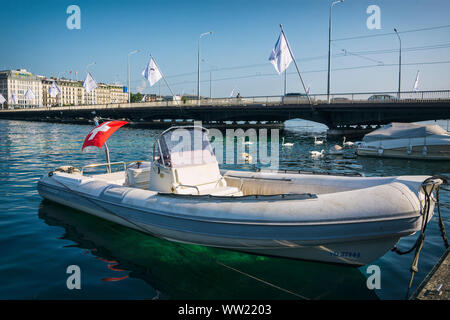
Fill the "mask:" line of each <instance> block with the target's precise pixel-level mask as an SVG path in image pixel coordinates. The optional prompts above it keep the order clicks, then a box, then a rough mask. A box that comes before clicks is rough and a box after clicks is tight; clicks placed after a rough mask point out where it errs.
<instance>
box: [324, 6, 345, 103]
mask: <svg viewBox="0 0 450 320" xmlns="http://www.w3.org/2000/svg"><path fill="white" fill-rule="evenodd" d="M341 2H344V0H338V1H334V2H332V3H331V5H330V21H329V24H328V82H327V100H328V103H330V83H331V22H332V10H333V6H335V5H336V4H338V3H341Z"/></svg>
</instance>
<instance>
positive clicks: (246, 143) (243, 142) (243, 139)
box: [242, 137, 253, 145]
mask: <svg viewBox="0 0 450 320" xmlns="http://www.w3.org/2000/svg"><path fill="white" fill-rule="evenodd" d="M242 144H245V145H249V144H253V142H252V141H245V137H242Z"/></svg>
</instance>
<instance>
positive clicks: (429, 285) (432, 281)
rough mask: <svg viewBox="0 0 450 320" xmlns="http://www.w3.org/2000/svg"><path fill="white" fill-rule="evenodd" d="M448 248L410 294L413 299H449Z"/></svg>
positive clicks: (449, 266) (449, 260) (449, 249)
mask: <svg viewBox="0 0 450 320" xmlns="http://www.w3.org/2000/svg"><path fill="white" fill-rule="evenodd" d="M449 253H450V248H448V249H447V250H446V251H445V252H444V254H443V255H442V256H441V258H440V259H439V260H438V262H436V264H435V265H434V267H433V268H432V269H431V271H430V272H429V273H428V275H427V276H426V277H425V279H424V280H423V281H422V283H421V284H420V285H419V287H418V288H417V290H416V291H415V292H414V293H413V295H412V296H411V299H414V300H450V282H449V278H450V255H449Z"/></svg>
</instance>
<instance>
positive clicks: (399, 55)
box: [394, 28, 402, 99]
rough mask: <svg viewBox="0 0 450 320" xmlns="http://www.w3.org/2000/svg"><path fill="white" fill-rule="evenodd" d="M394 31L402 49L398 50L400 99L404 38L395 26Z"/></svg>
mask: <svg viewBox="0 0 450 320" xmlns="http://www.w3.org/2000/svg"><path fill="white" fill-rule="evenodd" d="M394 31H395V34H396V35H397V37H398V41H399V43H400V49H399V51H398V99H400V88H401V84H402V39H401V38H400V36H399V35H398V31H397V29H396V28H394Z"/></svg>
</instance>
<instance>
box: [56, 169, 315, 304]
mask: <svg viewBox="0 0 450 320" xmlns="http://www.w3.org/2000/svg"><path fill="white" fill-rule="evenodd" d="M48 176H49V177H50V178H52V180H53V181H56V182H57V183H59V184H60V185H62V186H63V187H64V188H66V189H67V190H69V191H71V192H73V193H75V194H77V195H78V196H80V197H82V198H83V199H85V200H88V201H89V202H91V203H93V204H94V205H96V206H98V207H100V208H101V209H103V210H105V211H106V212H108V213H110V214H112V215H114V216H116V217H118V218H121V219H122V220H124V221H126V222H128V223H130V224H132V225H134V226H136V227H137V228H138V229H139V231H141V232H144V233H146V234H150V235H151V236H153V237H155V238H158V239H161V240H166V239H165V238H163V237H162V236H160V235H158V234H155V233H153V232H151V231H150V230H148V229H147V228H145V227H143V226H140V225H138V224H137V223H135V222H134V221H132V220H130V219H127V218H125V217H122V216H119V215H118V214H116V213H115V212H113V211H111V210H109V209H108V208H106V207H104V206H102V205H100V204H99V203H97V202H95V201H93V200H92V199H90V198H89V197H86V196H85V195H84V194H83V193H81V192H78V191H76V190H73V189H71V188H70V187H68V186H67V185H65V184H64V183H62V182H61V181H58V180H57V179H53V171H51V172H49V174H48ZM166 241H167V240H166ZM170 243H171V244H173V245H175V246H177V247H178V248H181V249H182V250H187V251H189V252H191V253H193V254H197V255H201V256H203V257H204V258H206V259H208V260H210V261H212V262H214V263H216V264H218V265H220V266H223V267H225V268H228V269H230V270H233V271H235V272H237V273H239V274H241V275H244V276H247V277H249V278H251V279H254V280H256V281H258V282H261V283H263V284H265V285H267V286H270V287H272V288H275V289H278V290H280V291H283V292H286V293H288V294H291V295H293V296H295V297H298V298H300V299H303V300H310V299H309V298H307V297H305V296H303V295H301V294H298V293H295V292H293V291H290V290H288V289H285V288H282V287H280V286H277V285H275V284H273V283H270V282H268V281H266V280H263V279H261V278H258V277H256V276H253V275H251V274H249V273H246V272H244V271H241V270H239V269H236V268H233V267H231V266H228V265H226V264H224V263H222V262H220V261H218V260H216V259H214V258H212V257H210V256H208V255H206V254H203V253H199V252H195V251H193V250H191V249H189V248H187V247H182V246H181V245H180V244H178V243H176V242H173V241H170Z"/></svg>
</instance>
